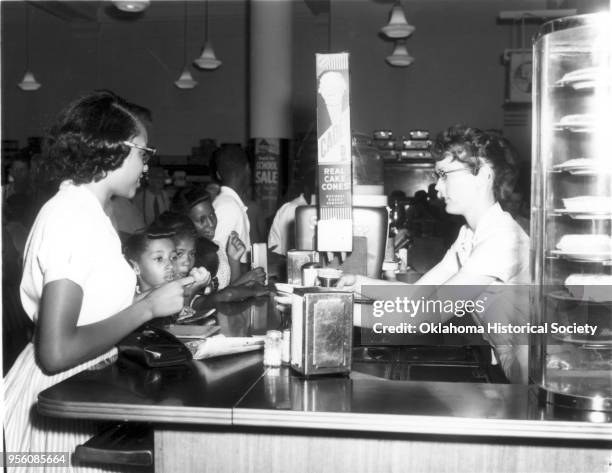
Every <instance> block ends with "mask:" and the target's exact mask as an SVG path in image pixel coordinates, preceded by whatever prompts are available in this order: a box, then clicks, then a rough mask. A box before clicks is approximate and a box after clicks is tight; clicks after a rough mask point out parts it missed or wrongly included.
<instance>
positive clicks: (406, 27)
mask: <svg viewBox="0 0 612 473" xmlns="http://www.w3.org/2000/svg"><path fill="white" fill-rule="evenodd" d="M414 30H415V28H414V26H412V25H410V24H408V22H407V21H406V15H405V14H404V8H403V7H402V4H401V2H400V1H399V0H398V1H397V2H395V5H393V8H392V9H391V14H390V15H389V23H388V24H387V25H386V26H383V27H382V28H381V32H382V33H383V34H384V35H385V36H387V37H388V38H392V39H400V38H407V37H408V36H410V35H411V34H412V33H413V32H414Z"/></svg>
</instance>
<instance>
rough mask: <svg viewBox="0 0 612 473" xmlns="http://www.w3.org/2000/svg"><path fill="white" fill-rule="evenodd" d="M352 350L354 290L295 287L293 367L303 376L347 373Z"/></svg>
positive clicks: (292, 330) (292, 333)
mask: <svg viewBox="0 0 612 473" xmlns="http://www.w3.org/2000/svg"><path fill="white" fill-rule="evenodd" d="M352 349H353V293H352V292H344V291H330V290H323V289H318V288H313V287H310V288H296V289H295V290H294V292H293V296H292V304H291V368H293V369H294V370H295V371H297V372H299V373H300V374H302V375H304V376H307V377H308V376H315V375H323V374H347V373H349V372H350V370H351V362H352Z"/></svg>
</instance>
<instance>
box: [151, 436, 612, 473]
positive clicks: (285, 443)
mask: <svg viewBox="0 0 612 473" xmlns="http://www.w3.org/2000/svg"><path fill="white" fill-rule="evenodd" d="M166 427H167V426H166ZM343 435H346V434H343ZM381 437H383V438H377V437H376V436H355V435H352V436H349V437H348V438H347V437H346V436H344V437H340V436H334V435H331V434H329V433H328V432H327V433H326V432H319V435H313V434H312V432H310V433H307V434H299V433H298V434H296V433H293V432H291V431H282V432H274V433H269V432H265V431H258V430H252V431H223V430H216V431H208V432H204V431H197V430H195V429H192V430H167V428H164V429H163V430H162V429H159V430H156V431H155V471H184V472H190V471H197V472H202V473H206V472H215V473H223V472H228V473H239V472H251V473H252V472H262V473H264V472H265V473H270V472H287V471H290V472H291V473H302V472H303V473H317V472H330V471H333V472H347V473H348V472H350V473H361V472H363V473H366V472H367V473H369V472H372V471H390V472H391V471H397V472H399V471H411V472H415V473H417V472H433V471H435V472H436V473H447V472H448V473H451V472H453V473H458V472H470V473H491V472H492V471H494V472H496V473H518V472H521V473H522V472H570V471H588V472H590V473H609V472H610V465H611V462H612V450H611V449H610V445H609V444H607V445H604V444H602V443H601V442H599V443H593V445H592V446H591V445H588V444H586V445H576V444H574V445H571V444H569V445H556V446H555V445H550V444H537V443H536V442H533V443H531V444H529V445H526V444H525V443H524V442H523V443H521V442H517V443H516V444H508V443H495V442H494V441H491V440H488V441H473V442H457V441H449V440H448V439H447V438H436V437H434V436H425V437H421V438H418V439H415V438H407V439H405V438H402V439H393V438H384V437H385V436H384V435H382V436H381Z"/></svg>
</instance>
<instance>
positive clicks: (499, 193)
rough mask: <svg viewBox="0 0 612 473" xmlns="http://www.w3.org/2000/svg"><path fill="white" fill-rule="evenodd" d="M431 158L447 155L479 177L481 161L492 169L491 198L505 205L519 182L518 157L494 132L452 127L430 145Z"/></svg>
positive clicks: (437, 158) (459, 126) (512, 148)
mask: <svg viewBox="0 0 612 473" xmlns="http://www.w3.org/2000/svg"><path fill="white" fill-rule="evenodd" d="M431 151H432V155H433V157H434V159H435V160H436V161H441V160H443V159H445V158H447V157H448V156H449V155H450V156H451V157H452V158H453V160H456V161H460V162H461V163H463V164H465V165H466V166H467V167H468V168H469V169H471V171H472V174H474V175H476V174H478V171H479V170H480V167H481V166H482V161H481V159H482V160H484V161H485V162H486V163H488V164H489V165H490V166H491V167H492V168H493V175H494V178H493V195H494V197H495V200H497V201H501V202H503V201H505V200H506V199H507V198H508V197H509V196H510V194H511V193H512V190H513V189H514V185H515V184H516V180H517V178H518V156H517V153H516V150H515V149H514V147H513V146H512V145H511V144H510V142H509V141H508V140H507V139H505V138H504V137H502V136H501V135H500V134H499V133H497V132H494V131H482V130H479V129H478V128H468V127H465V126H463V125H454V126H452V127H450V128H448V129H446V130H445V131H443V132H441V133H440V134H439V135H438V136H437V137H436V139H435V140H434V143H433V145H432V150H431Z"/></svg>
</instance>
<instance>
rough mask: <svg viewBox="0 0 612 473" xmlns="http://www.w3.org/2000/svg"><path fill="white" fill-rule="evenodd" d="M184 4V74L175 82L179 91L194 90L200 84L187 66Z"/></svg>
mask: <svg viewBox="0 0 612 473" xmlns="http://www.w3.org/2000/svg"><path fill="white" fill-rule="evenodd" d="M183 4H184V7H185V8H184V10H185V14H184V19H183V72H181V76H180V77H179V78H178V80H176V81H174V85H176V86H177V87H178V88H179V89H193V88H194V87H195V86H196V85H197V84H198V83H197V81H195V80H194V79H193V77H192V76H191V71H190V70H189V66H188V65H187V1H185V2H183Z"/></svg>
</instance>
